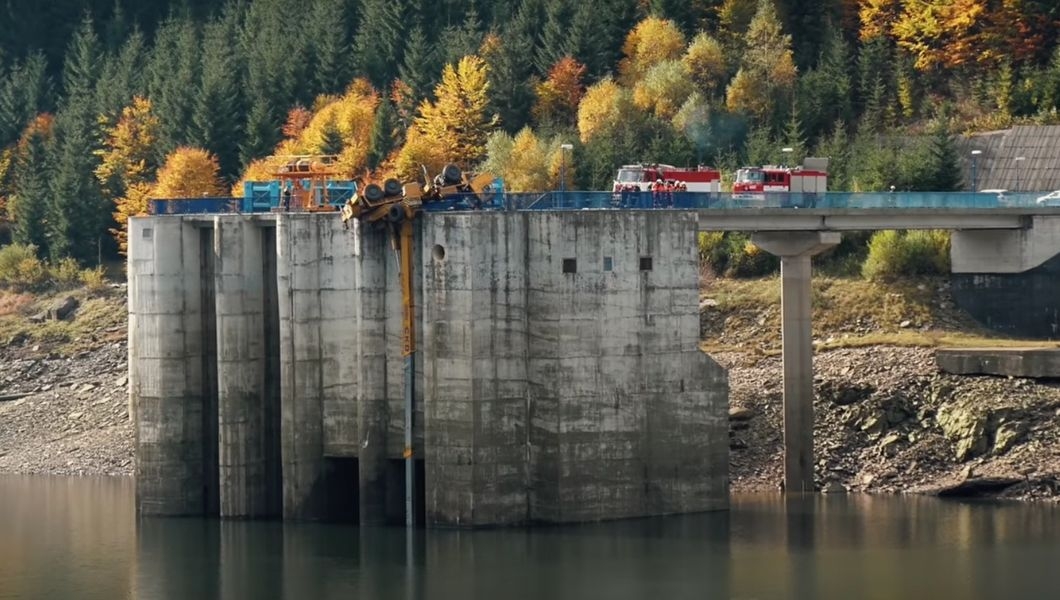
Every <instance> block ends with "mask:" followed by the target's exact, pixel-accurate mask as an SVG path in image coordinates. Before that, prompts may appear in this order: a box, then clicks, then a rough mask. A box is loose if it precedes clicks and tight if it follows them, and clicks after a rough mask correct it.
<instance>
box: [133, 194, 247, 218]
mask: <svg viewBox="0 0 1060 600" xmlns="http://www.w3.org/2000/svg"><path fill="white" fill-rule="evenodd" d="M241 200H242V198H159V199H154V200H151V201H149V202H148V204H147V212H148V213H150V214H152V215H207V214H215V213H237V212H241V211H240V202H241Z"/></svg>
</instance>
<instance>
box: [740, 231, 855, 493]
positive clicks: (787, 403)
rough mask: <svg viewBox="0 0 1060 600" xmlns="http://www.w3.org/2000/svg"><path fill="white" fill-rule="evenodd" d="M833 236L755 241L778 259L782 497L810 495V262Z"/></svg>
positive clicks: (765, 236)
mask: <svg viewBox="0 0 1060 600" xmlns="http://www.w3.org/2000/svg"><path fill="white" fill-rule="evenodd" d="M840 238H841V234H839V233H838V232H832V231H820V232H811V231H800V232H768V233H756V234H754V235H753V236H752V237H751V241H752V242H754V244H755V245H756V246H758V247H759V248H762V249H763V250H765V251H766V252H769V253H770V254H774V255H776V256H779V257H780V279H781V294H780V303H781V326H780V327H781V332H782V336H783V360H784V491H786V492H788V493H792V492H812V491H814V484H813V476H814V473H813V468H814V463H813V329H812V324H811V303H810V301H811V296H810V291H811V288H810V282H811V277H812V275H811V272H812V269H811V264H810V259H811V258H812V257H813V256H814V255H815V254H819V253H821V252H822V251H824V250H826V249H828V248H830V247H832V246H835V245H836V244H838V243H839V240H840Z"/></svg>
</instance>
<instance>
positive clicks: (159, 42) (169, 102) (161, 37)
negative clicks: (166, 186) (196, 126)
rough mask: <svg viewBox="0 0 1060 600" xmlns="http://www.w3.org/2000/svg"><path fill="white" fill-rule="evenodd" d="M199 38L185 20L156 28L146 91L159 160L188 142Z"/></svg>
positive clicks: (195, 87) (198, 59) (173, 21)
mask: <svg viewBox="0 0 1060 600" xmlns="http://www.w3.org/2000/svg"><path fill="white" fill-rule="evenodd" d="M200 58H201V50H200V48H199V34H198V31H197V30H196V27H195V24H194V23H193V22H192V21H191V20H189V19H181V20H176V19H172V18H171V19H168V20H167V21H166V22H165V23H163V24H162V27H161V28H159V30H158V33H157V35H156V38H155V47H154V50H153V51H152V53H151V57H150V60H149V63H148V67H147V70H148V74H147V78H148V84H147V90H148V94H149V95H150V97H151V102H152V104H153V105H154V110H155V114H156V115H157V116H158V119H159V121H160V123H161V129H160V132H159V147H158V152H159V160H161V158H162V157H164V156H165V155H167V154H169V153H170V152H171V151H173V150H174V149H175V148H177V147H178V146H181V145H183V144H186V143H187V142H188V140H189V139H190V137H191V136H190V133H191V123H192V121H191V116H192V109H193V105H194V102H195V93H194V90H196V89H198V81H199V65H200Z"/></svg>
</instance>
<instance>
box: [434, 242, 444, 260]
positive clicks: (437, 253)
mask: <svg viewBox="0 0 1060 600" xmlns="http://www.w3.org/2000/svg"><path fill="white" fill-rule="evenodd" d="M431 253H432V254H433V255H434V260H445V246H442V245H441V244H435V245H434V250H433V251H432V252H431Z"/></svg>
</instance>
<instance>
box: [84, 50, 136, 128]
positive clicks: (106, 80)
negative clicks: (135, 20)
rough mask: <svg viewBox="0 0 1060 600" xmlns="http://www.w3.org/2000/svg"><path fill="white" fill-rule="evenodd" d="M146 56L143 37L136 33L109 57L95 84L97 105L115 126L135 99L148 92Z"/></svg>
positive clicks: (101, 112)
mask: <svg viewBox="0 0 1060 600" xmlns="http://www.w3.org/2000/svg"><path fill="white" fill-rule="evenodd" d="M145 64H146V53H145V48H144V36H143V34H142V33H140V31H139V30H134V31H133V32H132V33H131V34H130V35H129V37H128V39H127V40H126V41H125V44H124V45H122V46H121V49H120V50H119V51H118V52H116V53H115V54H110V55H108V56H107V57H106V58H105V60H104V62H103V70H102V72H101V74H100V77H99V83H98V84H97V85H96V98H97V100H96V102H97V104H98V106H99V112H100V114H101V115H102V116H103V117H104V118H105V119H106V120H107V121H108V123H112V122H114V121H115V120H117V117H118V114H119V113H120V112H121V109H122V108H123V107H125V106H127V105H128V104H129V102H130V101H131V100H132V98H133V96H136V95H139V94H142V93H143V92H144V89H145V82H144V66H145Z"/></svg>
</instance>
